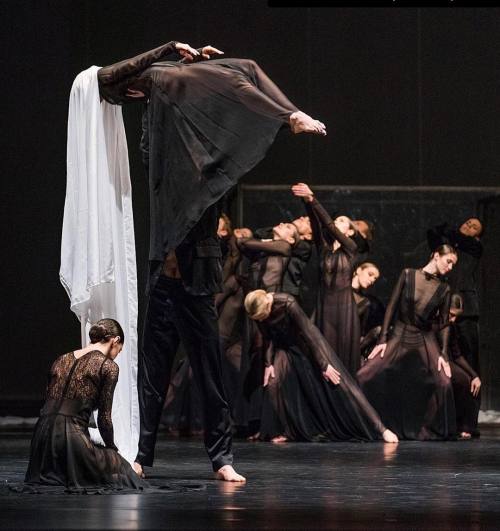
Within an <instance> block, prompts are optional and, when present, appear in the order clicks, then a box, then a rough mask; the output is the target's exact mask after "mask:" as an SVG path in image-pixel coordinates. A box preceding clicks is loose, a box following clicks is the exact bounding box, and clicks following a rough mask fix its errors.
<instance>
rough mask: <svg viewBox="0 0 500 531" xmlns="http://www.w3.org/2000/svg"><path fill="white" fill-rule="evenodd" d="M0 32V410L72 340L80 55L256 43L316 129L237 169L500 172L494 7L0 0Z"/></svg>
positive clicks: (322, 180) (483, 181)
mask: <svg viewBox="0 0 500 531" xmlns="http://www.w3.org/2000/svg"><path fill="white" fill-rule="evenodd" d="M0 35H1V36H0V39H1V41H0V46H1V48H0V49H1V50H2V53H1V68H2V72H3V73H4V75H3V83H2V89H1V90H2V97H1V100H2V112H1V115H2V118H3V127H2V129H3V150H2V163H3V165H2V166H3V167H2V179H1V182H2V199H3V201H2V206H3V208H2V209H1V212H2V218H1V230H2V236H3V238H2V243H3V254H2V270H1V278H2V283H1V293H0V300H1V309H0V311H1V314H0V322H1V330H2V335H1V345H2V347H3V349H2V350H3V352H2V365H1V371H0V414H1V413H22V412H30V413H33V403H34V402H36V401H37V400H39V399H40V397H41V396H42V393H43V387H44V382H45V374H46V371H47V366H48V364H49V362H50V361H51V360H52V359H53V358H54V357H55V356H56V355H58V354H60V353H62V352H64V351H67V350H69V349H71V348H74V347H75V346H76V345H77V344H78V341H79V325H78V323H77V321H76V320H75V319H74V318H73V316H72V314H71V313H70V311H69V309H68V301H67V298H66V294H65V292H64V290H63V288H62V287H61V286H60V284H59V281H58V269H59V246H60V233H61V225H62V213H63V204H64V194H65V155H66V153H65V150H66V118H67V104H68V96H69V91H70V87H71V83H72V81H73V79H74V77H75V75H76V74H77V73H78V72H80V71H81V70H83V69H85V68H87V67H88V66H90V65H92V64H97V65H104V64H109V63H111V62H114V61H116V60H118V59H122V58H125V57H129V56H132V55H134V54H136V53H139V52H142V51H145V50H146V49H149V48H152V47H155V46H157V45H159V44H162V43H164V42H166V41H169V40H179V41H184V42H188V43H190V44H192V45H193V46H201V45H203V44H213V45H215V46H217V47H219V48H221V49H223V50H225V52H226V56H237V57H251V58H254V59H256V60H257V61H258V62H259V63H260V65H261V66H262V67H263V68H264V69H265V70H266V71H267V72H268V73H269V74H270V76H271V77H272V78H273V79H274V80H275V81H276V82H277V83H278V84H279V85H280V86H281V87H282V88H283V90H284V91H285V92H286V93H287V95H288V96H289V97H290V99H291V100H292V101H294V102H295V103H296V104H297V105H298V106H299V107H301V108H303V109H304V110H305V111H307V112H309V113H310V114H313V115H314V116H318V117H319V118H321V120H322V121H324V122H325V123H326V124H327V126H328V129H329V135H328V137H327V138H326V139H323V138H316V137H315V138H307V137H292V135H288V134H283V135H282V136H281V138H279V140H278V142H277V143H276V144H275V146H274V147H273V148H272V149H271V151H270V153H269V156H268V157H267V159H266V160H265V161H264V162H263V163H262V164H261V165H260V166H259V167H258V168H256V169H255V170H254V171H253V172H252V174H251V175H248V177H247V178H246V181H245V182H247V183H252V184H258V183H266V184H269V183H274V184H285V183H290V182H294V181H297V180H304V179H307V180H308V182H310V183H312V184H313V185H314V184H342V185H374V184H377V185H389V186H391V185H415V186H424V185H426V186H451V185H454V186H469V185H474V186H476V187H477V186H497V185H499V184H500V183H499V180H498V177H497V176H498V173H499V169H500V149H498V147H499V146H500V120H499V119H498V111H499V109H500V105H499V104H500V95H499V91H498V73H499V72H500V69H499V66H500V64H499V62H500V54H499V50H500V10H498V9H485V8H483V9H459V8H457V9H453V8H442V9H416V8H393V9H389V8H372V9H367V8H365V9H360V8H358V9H344V8H342V9H341V8H331V9H306V8H301V9H293V8H288V9H271V8H268V7H267V3H266V1H265V0H239V1H235V0H217V1H215V0H193V1H191V2H181V1H173V0H141V1H137V0H121V1H119V2H118V1H116V2H108V1H105V0H100V1H95V0H87V1H84V0H52V1H50V0H49V1H45V0H32V1H28V0H2V1H0ZM124 114H125V121H126V125H127V133H128V142H129V151H130V160H131V174H132V180H133V187H134V212H135V223H136V239H137V256H138V261H139V274H140V275H142V276H141V280H143V278H142V277H143V275H144V267H143V266H144V261H145V259H146V256H147V249H146V245H147V234H148V219H147V218H148V205H147V187H146V181H145V178H144V175H143V171H142V168H141V165H140V158H139V154H138V150H137V145H138V140H139V119H140V109H139V108H138V107H133V106H132V107H127V108H126V109H124ZM445 217H446V212H443V218H445ZM142 287H143V282H141V285H140V288H141V290H142ZM142 304H143V301H142V302H141V309H142V308H143V306H142ZM497 322H498V321H497Z"/></svg>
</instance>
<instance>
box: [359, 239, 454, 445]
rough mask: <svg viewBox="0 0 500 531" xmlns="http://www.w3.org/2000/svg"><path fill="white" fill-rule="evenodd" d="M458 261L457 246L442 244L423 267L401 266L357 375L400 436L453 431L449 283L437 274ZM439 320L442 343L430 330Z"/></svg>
mask: <svg viewBox="0 0 500 531" xmlns="http://www.w3.org/2000/svg"><path fill="white" fill-rule="evenodd" d="M456 262H457V254H456V251H455V249H454V248H453V247H451V246H449V245H442V246H441V247H439V248H438V249H436V251H435V252H434V253H433V254H432V257H431V260H430V262H429V263H428V264H427V265H426V266H425V267H424V268H422V269H404V270H403V272H402V273H401V275H400V277H399V280H398V283H397V284H396V287H395V288H394V290H393V292H392V295H391V299H390V302H389V305H388V306H387V310H386V313H385V317H384V323H383V325H382V331H381V334H380V338H379V341H378V343H379V344H378V345H377V346H376V347H375V348H374V349H373V351H372V353H371V354H370V356H369V357H368V359H369V361H368V363H367V364H366V365H365V366H364V367H363V368H362V369H360V370H359V372H358V374H357V377H358V381H359V384H360V387H361V389H362V390H363V392H364V393H365V395H366V397H367V398H368V400H369V401H370V403H371V404H372V405H373V407H374V408H375V409H376V410H377V411H378V413H379V415H380V417H381V419H382V421H383V422H384V423H385V424H386V426H388V427H389V428H390V429H391V430H393V431H394V432H395V433H396V434H397V435H398V437H399V438H401V439H416V440H442V439H448V438H450V437H453V436H454V435H455V432H456V427H455V405H454V400H453V390H452V382H451V378H450V377H451V370H450V364H449V362H448V355H447V348H448V336H449V327H448V326H446V325H447V323H448V319H449V315H448V314H449V310H450V287H449V286H448V284H446V283H445V282H443V281H442V280H441V279H440V276H443V275H446V274H447V273H448V272H449V271H451V269H452V268H453V266H454V265H455V264H456ZM396 313H397V315H398V317H397V321H396V323H395V325H394V330H393V333H392V336H391V337H390V338H389V339H388V335H389V326H390V325H391V323H392V321H393V318H394V316H395V315H396ZM437 320H438V321H439V328H440V330H441V331H440V335H441V338H440V339H441V341H440V344H439V343H438V339H437V337H436V334H435V331H434V328H435V323H436V321H437ZM440 345H441V346H440Z"/></svg>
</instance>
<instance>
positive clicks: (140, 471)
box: [132, 461, 146, 479]
mask: <svg viewBox="0 0 500 531" xmlns="http://www.w3.org/2000/svg"><path fill="white" fill-rule="evenodd" d="M132 468H133V469H134V472H135V473H136V474H137V475H138V476H139V477H140V478H142V479H144V478H145V477H146V474H144V470H143V469H142V465H141V464H140V463H138V462H137V461H136V462H135V463H134V464H133V465H132Z"/></svg>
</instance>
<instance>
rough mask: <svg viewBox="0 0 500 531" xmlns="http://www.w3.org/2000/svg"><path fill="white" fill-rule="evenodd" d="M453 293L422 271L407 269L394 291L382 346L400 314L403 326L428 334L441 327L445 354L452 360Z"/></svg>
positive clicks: (440, 333) (446, 285)
mask: <svg viewBox="0 0 500 531" xmlns="http://www.w3.org/2000/svg"><path fill="white" fill-rule="evenodd" d="M450 300H451V290H450V287H449V286H448V284H446V283H445V282H443V281H442V280H440V279H439V278H438V277H436V276H435V275H431V274H429V273H427V272H425V271H423V270H422V269H404V270H403V271H402V273H401V275H400V276H399V279H398V281H397V283H396V286H395V287H394V289H393V291H392V295H391V298H390V300H389V304H388V305H387V309H386V312H385V316H384V322H383V324H382V331H381V333H380V338H379V341H378V343H379V344H380V343H386V342H387V338H388V335H389V327H390V325H391V323H392V322H393V320H394V318H395V317H396V314H397V319H398V320H399V321H400V322H402V323H403V324H407V325H412V326H414V327H417V328H418V329H420V330H422V332H428V331H432V330H433V325H434V324H435V323H436V322H438V323H439V336H440V344H441V353H442V355H443V357H444V358H445V359H448V341H449V334H450V329H449V327H448V326H446V325H447V324H448V322H449V311H450Z"/></svg>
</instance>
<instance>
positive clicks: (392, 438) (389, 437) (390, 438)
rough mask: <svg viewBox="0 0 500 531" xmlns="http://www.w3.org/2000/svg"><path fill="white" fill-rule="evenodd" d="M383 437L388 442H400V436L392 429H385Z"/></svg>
mask: <svg viewBox="0 0 500 531" xmlns="http://www.w3.org/2000/svg"><path fill="white" fill-rule="evenodd" d="M382 438H383V439H384V442H386V443H397V442H399V439H398V436H397V435H396V434H395V433H393V432H392V431H391V430H384V432H383V433H382Z"/></svg>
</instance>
